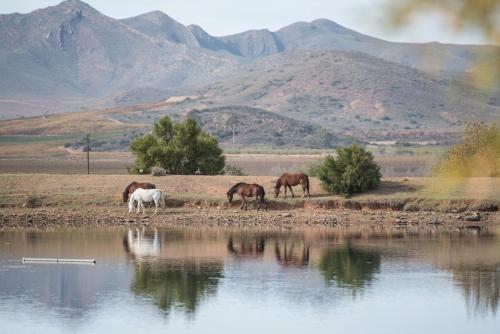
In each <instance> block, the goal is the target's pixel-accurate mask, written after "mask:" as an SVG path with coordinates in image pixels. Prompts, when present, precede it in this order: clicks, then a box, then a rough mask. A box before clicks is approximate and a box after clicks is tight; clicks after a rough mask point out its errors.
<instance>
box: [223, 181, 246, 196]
mask: <svg viewBox="0 0 500 334" xmlns="http://www.w3.org/2000/svg"><path fill="white" fill-rule="evenodd" d="M244 183H245V182H238V183H236V184H235V185H234V186H232V187H231V188H230V189H229V190H228V191H227V193H228V194H234V193H235V192H236V191H237V190H238V187H239V186H241V185H242V184H244Z"/></svg>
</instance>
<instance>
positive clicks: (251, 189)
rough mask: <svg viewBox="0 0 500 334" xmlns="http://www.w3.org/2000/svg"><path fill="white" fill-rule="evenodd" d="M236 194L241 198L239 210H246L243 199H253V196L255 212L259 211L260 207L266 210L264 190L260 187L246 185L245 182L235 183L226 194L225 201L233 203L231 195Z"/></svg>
mask: <svg viewBox="0 0 500 334" xmlns="http://www.w3.org/2000/svg"><path fill="white" fill-rule="evenodd" d="M234 194H238V195H240V196H241V199H242V200H243V203H242V204H241V207H240V209H243V208H245V210H246V209H247V206H248V204H247V201H246V200H245V197H254V196H255V202H256V203H257V210H260V205H261V204H262V205H264V207H265V209H266V210H267V203H266V200H265V198H264V197H265V196H266V192H265V191H264V188H263V187H262V186H259V185H258V184H255V183H254V184H248V183H245V182H240V183H236V184H235V185H234V186H232V187H231V188H230V189H229V190H228V191H227V193H226V195H227V200H228V201H229V203H231V202H232V201H233V195H234Z"/></svg>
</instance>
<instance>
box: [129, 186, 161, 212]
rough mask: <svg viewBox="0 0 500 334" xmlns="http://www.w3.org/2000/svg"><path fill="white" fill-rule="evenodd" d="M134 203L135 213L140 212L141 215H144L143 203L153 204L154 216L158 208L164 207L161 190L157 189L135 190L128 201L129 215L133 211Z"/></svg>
mask: <svg viewBox="0 0 500 334" xmlns="http://www.w3.org/2000/svg"><path fill="white" fill-rule="evenodd" d="M134 201H137V213H139V211H140V210H141V207H142V213H143V214H145V213H146V208H145V207H144V203H145V202H146V203H149V202H153V201H154V202H155V213H154V214H155V215H156V213H157V212H158V207H159V206H162V205H163V206H165V197H164V196H163V193H162V192H161V190H158V189H142V188H139V189H136V190H135V191H134V192H133V193H132V195H130V199H129V201H128V212H129V213H131V212H132V210H133V209H134V206H135V205H134Z"/></svg>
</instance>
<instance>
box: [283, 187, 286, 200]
mask: <svg viewBox="0 0 500 334" xmlns="http://www.w3.org/2000/svg"><path fill="white" fill-rule="evenodd" d="M283 188H285V198H286V184H285V185H284V186H283Z"/></svg>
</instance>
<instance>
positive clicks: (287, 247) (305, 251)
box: [274, 239, 310, 267]
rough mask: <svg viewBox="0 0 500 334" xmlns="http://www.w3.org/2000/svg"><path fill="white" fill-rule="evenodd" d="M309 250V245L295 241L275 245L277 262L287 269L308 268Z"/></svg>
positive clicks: (278, 242) (277, 242) (279, 242)
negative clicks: (290, 267) (293, 267)
mask: <svg viewBox="0 0 500 334" xmlns="http://www.w3.org/2000/svg"><path fill="white" fill-rule="evenodd" d="M297 243H298V245H297ZM309 249H310V246H309V244H307V243H305V242H303V241H299V242H298V241H297V240H293V239H292V240H291V241H288V240H285V241H275V243H274V254H275V256H276V260H277V261H278V263H280V264H281V265H283V266H285V267H287V266H295V267H306V266H307V265H308V264H309Z"/></svg>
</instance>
